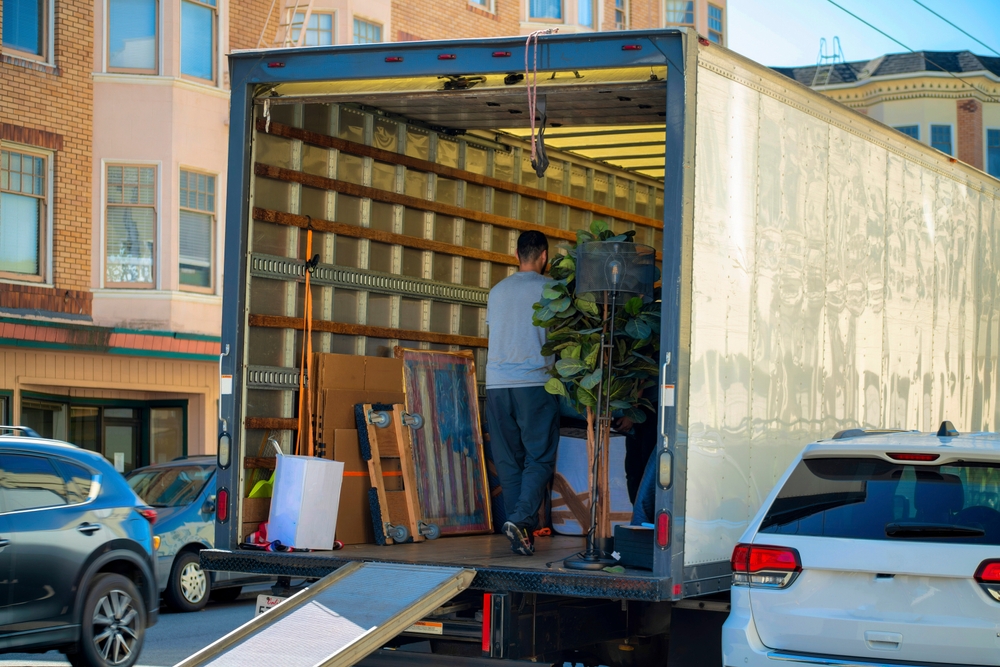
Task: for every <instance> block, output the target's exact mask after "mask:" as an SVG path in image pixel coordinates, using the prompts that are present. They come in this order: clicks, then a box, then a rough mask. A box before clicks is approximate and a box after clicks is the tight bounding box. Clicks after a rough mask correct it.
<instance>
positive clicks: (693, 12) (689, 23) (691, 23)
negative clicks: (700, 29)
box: [663, 0, 697, 28]
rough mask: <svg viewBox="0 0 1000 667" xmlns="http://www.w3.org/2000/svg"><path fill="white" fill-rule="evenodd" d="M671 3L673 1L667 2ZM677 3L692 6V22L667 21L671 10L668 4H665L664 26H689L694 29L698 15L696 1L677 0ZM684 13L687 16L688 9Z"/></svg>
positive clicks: (668, 0)
mask: <svg viewBox="0 0 1000 667" xmlns="http://www.w3.org/2000/svg"><path fill="white" fill-rule="evenodd" d="M670 1H671V0H667V2H670ZM676 1H677V2H684V3H685V4H689V5H691V20H690V21H679V22H674V21H667V20H666V17H667V14H668V13H669V12H670V11H671V10H670V9H669V7H668V6H667V4H664V5H663V18H664V21H663V24H664V25H665V26H675V25H676V26H688V27H691V28H693V27H694V25H695V14H696V11H697V8H696V7H695V3H694V0H676ZM684 13H685V14H687V10H686V9H685V10H684Z"/></svg>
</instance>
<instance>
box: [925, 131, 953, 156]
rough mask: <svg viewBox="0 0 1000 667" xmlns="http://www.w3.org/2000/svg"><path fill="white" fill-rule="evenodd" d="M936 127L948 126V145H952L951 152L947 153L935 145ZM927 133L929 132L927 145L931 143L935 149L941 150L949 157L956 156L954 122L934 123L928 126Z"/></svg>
mask: <svg viewBox="0 0 1000 667" xmlns="http://www.w3.org/2000/svg"><path fill="white" fill-rule="evenodd" d="M936 127H947V128H948V146H949V147H951V152H950V153H945V152H944V151H942V150H941V149H940V148H937V147H936V146H935V145H934V128H936ZM927 134H928V137H927V145H929V146H930V147H931V148H933V149H934V150H937V151H940V152H941V153H944V154H945V155H947V156H948V157H955V126H954V125H953V124H951V123H932V124H931V125H930V127H928V132H927Z"/></svg>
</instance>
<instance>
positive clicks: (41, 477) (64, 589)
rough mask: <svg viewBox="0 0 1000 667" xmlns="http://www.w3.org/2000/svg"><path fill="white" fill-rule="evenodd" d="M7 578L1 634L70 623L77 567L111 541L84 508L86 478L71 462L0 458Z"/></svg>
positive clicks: (9, 455) (88, 473)
mask: <svg viewBox="0 0 1000 667" xmlns="http://www.w3.org/2000/svg"><path fill="white" fill-rule="evenodd" d="M0 474H2V480H3V483H2V485H0V495H2V498H3V503H4V508H5V509H6V510H7V511H6V512H5V514H4V518H5V519H6V521H7V522H8V530H9V531H10V538H9V540H10V544H9V545H8V546H7V547H6V548H5V549H4V550H3V552H0V556H2V555H3V554H8V558H9V559H10V568H11V572H12V577H11V584H10V586H9V593H8V597H9V600H10V606H9V617H8V624H7V626H6V629H7V631H8V632H15V633H20V632H36V631H44V630H47V629H51V628H53V627H57V626H60V625H64V624H67V623H69V622H70V619H71V618H72V609H73V602H74V600H75V596H76V590H75V586H76V583H77V577H78V576H79V574H80V571H81V568H82V567H83V564H84V563H85V562H86V560H87V558H88V557H89V556H90V554H91V553H93V552H94V551H95V550H97V548H98V547H99V546H100V545H101V544H102V543H103V542H105V541H107V540H108V539H109V537H110V533H109V530H108V528H106V527H104V526H103V525H102V524H101V519H99V518H98V517H97V516H96V514H97V513H98V512H95V511H94V510H92V507H91V504H90V503H88V502H86V501H87V499H88V495H89V493H90V488H91V483H92V480H93V474H92V473H91V471H89V470H87V469H86V468H83V467H81V466H79V465H77V464H75V463H71V462H69V461H64V460H56V459H51V458H46V457H43V456H33V455H27V454H12V453H0Z"/></svg>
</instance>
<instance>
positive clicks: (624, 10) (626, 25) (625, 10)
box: [613, 0, 632, 30]
mask: <svg viewBox="0 0 1000 667" xmlns="http://www.w3.org/2000/svg"><path fill="white" fill-rule="evenodd" d="M619 2H620V3H621V5H620V6H619V4H618V3H619ZM631 5H632V3H631V2H630V1H629V0H615V5H614V10H613V11H614V13H615V30H630V29H631V28H630V26H631V24H632V7H631ZM619 13H620V14H621V17H622V20H621V21H619V20H618V16H619Z"/></svg>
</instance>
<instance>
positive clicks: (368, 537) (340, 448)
mask: <svg viewBox="0 0 1000 667" xmlns="http://www.w3.org/2000/svg"><path fill="white" fill-rule="evenodd" d="M333 443H334V444H333V447H332V450H333V457H334V459H336V460H337V461H342V462H343V463H344V484H343V487H342V488H341V491H340V516H339V518H338V519H337V539H338V540H340V541H341V542H343V543H344V544H374V543H375V533H374V528H373V526H372V513H371V508H370V507H369V505H368V490H369V489H370V488H372V485H371V477H370V475H369V473H368V462H367V461H365V460H364V459H362V458H361V447H359V446H358V432H357V431H356V430H347V429H337V430H335V431H334V433H333ZM382 475H383V477H384V479H385V485H386V488H387V489H389V490H394V489H396V488H397V487H398V488H402V486H401V485H402V472H401V471H400V468H399V459H383V460H382Z"/></svg>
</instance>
